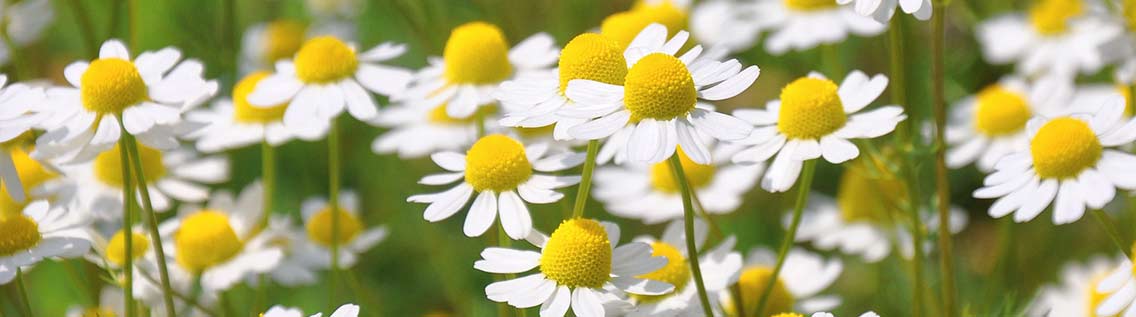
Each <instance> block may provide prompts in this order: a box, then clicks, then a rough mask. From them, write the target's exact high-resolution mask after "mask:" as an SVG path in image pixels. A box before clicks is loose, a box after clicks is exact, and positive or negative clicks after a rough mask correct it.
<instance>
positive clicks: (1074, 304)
mask: <svg viewBox="0 0 1136 317" xmlns="http://www.w3.org/2000/svg"><path fill="white" fill-rule="evenodd" d="M1121 262H1123V259H1120V258H1116V259H1110V258H1107V257H1103V256H1100V257H1094V258H1092V259H1089V261H1088V262H1073V263H1068V264H1066V265H1065V268H1064V269H1062V270H1061V273H1060V274H1061V275H1060V276H1061V281H1060V282H1059V283H1060V284H1050V285H1046V286H1045V287H1042V289H1041V291H1040V292H1039V294H1038V295H1037V297H1036V298H1035V299H1034V301H1033V302H1032V303H1030V306H1029V308H1028V310H1027V311H1028V314H1029V315H1030V316H1098V314H1095V313H1093V311H1094V310H1096V309H1097V307H1098V306H1100V304H1101V302H1103V301H1104V300H1105V298H1106V296H1107V294H1102V293H1100V292H1098V291H1097V283H1099V282H1101V281H1102V280H1103V279H1104V278H1105V276H1108V274H1109V273H1110V272H1111V270H1112V269H1113V268H1115V267H1117V266H1120V265H1121ZM1099 316H1105V315H1099ZM1108 316H1113V315H1108Z"/></svg>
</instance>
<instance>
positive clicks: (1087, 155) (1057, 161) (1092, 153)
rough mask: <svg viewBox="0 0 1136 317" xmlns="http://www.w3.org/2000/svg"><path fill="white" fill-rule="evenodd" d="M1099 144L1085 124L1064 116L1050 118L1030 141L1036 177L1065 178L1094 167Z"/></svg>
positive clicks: (1098, 157)
mask: <svg viewBox="0 0 1136 317" xmlns="http://www.w3.org/2000/svg"><path fill="white" fill-rule="evenodd" d="M1101 151H1102V147H1101V143H1100V140H1099V139H1097V135H1096V133H1094V132H1093V129H1092V128H1089V124H1088V123H1085V122H1084V121H1081V120H1077V119H1073V118H1070V117H1063V118H1057V119H1053V120H1052V121H1049V123H1046V124H1045V125H1044V126H1042V127H1041V129H1040V130H1038V131H1037V135H1035V136H1034V137H1033V140H1032V141H1030V154H1032V155H1033V167H1034V169H1035V170H1036V171H1037V176H1040V177H1041V178H1043V179H1048V178H1056V179H1067V178H1072V177H1076V176H1077V175H1080V174H1081V171H1083V170H1085V169H1087V168H1090V167H1092V166H1093V165H1096V163H1097V161H1098V160H1100V158H1101Z"/></svg>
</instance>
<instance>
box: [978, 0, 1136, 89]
mask: <svg viewBox="0 0 1136 317" xmlns="http://www.w3.org/2000/svg"><path fill="white" fill-rule="evenodd" d="M1103 9H1104V8H1103V7H1100V6H1098V5H1096V3H1095V2H1094V1H1089V0H1041V1H1037V2H1036V3H1035V4H1034V5H1033V7H1031V8H1030V9H1029V12H1028V14H1009V15H1004V16H999V17H995V18H993V19H991V20H989V21H985V22H982V23H980V24H979V25H978V26H977V30H976V31H977V35H978V42H979V44H981V47H982V54H983V57H984V58H985V59H986V61H988V62H991V63H995V64H1009V63H1017V67H1018V71H1019V72H1020V73H1022V74H1024V75H1027V76H1031V77H1032V76H1039V75H1044V74H1049V75H1054V76H1059V77H1064V78H1070V77H1072V76H1076V75H1077V73H1078V72H1080V73H1082V74H1091V73H1095V72H1097V71H1098V70H1100V69H1101V67H1103V66H1104V63H1105V62H1106V59H1105V58H1104V57H1102V55H1101V51H1100V47H1101V46H1102V45H1105V44H1108V43H1110V42H1112V41H1116V40H1118V38H1119V36H1120V35H1121V33H1122V31H1123V29H1122V27H1121V26H1120V25H1117V24H1115V23H1109V22H1106V21H1104V20H1102V19H1099V16H1100V14H1101V12H1100V11H1102V10H1103Z"/></svg>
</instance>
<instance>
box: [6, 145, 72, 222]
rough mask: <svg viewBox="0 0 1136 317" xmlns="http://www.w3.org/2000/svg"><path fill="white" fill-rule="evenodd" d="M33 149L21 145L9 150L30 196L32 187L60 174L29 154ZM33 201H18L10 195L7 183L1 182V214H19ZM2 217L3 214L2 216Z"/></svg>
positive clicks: (26, 192) (25, 191)
mask: <svg viewBox="0 0 1136 317" xmlns="http://www.w3.org/2000/svg"><path fill="white" fill-rule="evenodd" d="M30 151H31V150H30V149H28V150H24V149H23V148H21V147H11V148H10V149H9V150H8V155H10V156H11V157H12V163H13V165H15V166H16V174H17V175H19V176H20V183H22V185H23V186H24V195H25V196H28V195H29V194H30V191H31V189H32V188H36V187H37V186H39V185H42V184H43V183H44V182H47V181H48V180H51V179H53V178H55V177H57V176H59V174H56V173H55V172H53V171H52V170H49V169H47V168H45V167H44V166H43V165H42V164H40V163H39V162H38V161H36V160H35V159H32V157H31V156H29V155H28V152H30ZM29 203H31V201H28V200H25V201H24V202H16V201H15V200H13V199H12V196H11V195H8V186H7V184H0V215H11V214H17V213H19V212H20V211H22V210H24V207H25V206H27V205H28V204H29ZM0 217H2V216H0Z"/></svg>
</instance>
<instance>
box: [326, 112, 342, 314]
mask: <svg viewBox="0 0 1136 317" xmlns="http://www.w3.org/2000/svg"><path fill="white" fill-rule="evenodd" d="M338 121H339V120H338V119H332V121H331V131H330V132H328V135H327V181H328V187H329V190H328V198H327V200H328V204H329V205H330V206H331V210H332V212H331V269H330V270H329V271H328V275H329V277H328V279H327V284H328V291H327V294H328V308H329V309H328V311H333V310H335V307H336V305H335V304H336V303H335V282H336V281H335V278H336V276H338V275H339V125H338V124H336V123H338Z"/></svg>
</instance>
